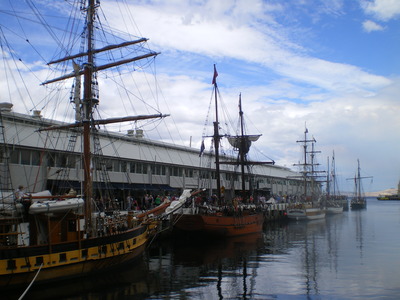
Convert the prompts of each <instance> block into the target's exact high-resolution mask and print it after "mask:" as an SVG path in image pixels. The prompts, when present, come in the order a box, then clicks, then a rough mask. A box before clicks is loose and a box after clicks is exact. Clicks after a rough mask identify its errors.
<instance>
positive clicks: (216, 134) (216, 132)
mask: <svg viewBox="0 0 400 300" xmlns="http://www.w3.org/2000/svg"><path fill="white" fill-rule="evenodd" d="M217 76H218V72H217V68H216V67H215V64H214V77H213V81H212V83H213V85H214V96H215V122H214V137H213V139H214V148H215V175H216V178H217V197H218V203H219V204H221V178H220V176H221V175H220V164H219V142H220V136H219V121H218V97H217V93H218V85H217Z"/></svg>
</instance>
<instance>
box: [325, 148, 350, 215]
mask: <svg viewBox="0 0 400 300" xmlns="http://www.w3.org/2000/svg"><path fill="white" fill-rule="evenodd" d="M331 183H332V184H331ZM326 190H327V191H326V213H327V214H328V215H334V214H340V213H342V212H343V208H344V205H345V204H343V198H344V199H345V203H346V204H347V198H345V197H343V196H342V195H340V192H339V189H338V182H337V176H336V161H335V152H333V155H332V170H331V172H329V158H328V174H327V179H326Z"/></svg>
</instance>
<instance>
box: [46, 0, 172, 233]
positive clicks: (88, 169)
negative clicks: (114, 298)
mask: <svg viewBox="0 0 400 300" xmlns="http://www.w3.org/2000/svg"><path fill="white" fill-rule="evenodd" d="M87 4H88V5H87V8H86V37H85V38H86V47H87V51H86V52H83V53H79V54H76V55H70V56H66V57H64V58H61V59H58V60H54V61H51V62H49V63H48V64H54V63H60V62H64V61H67V60H72V61H73V60H74V59H75V58H79V57H84V56H86V57H87V59H86V63H85V64H83V66H81V67H80V68H79V66H77V65H76V64H75V63H74V61H73V65H74V71H73V72H72V73H70V74H66V75H63V76H60V77H57V78H54V79H51V80H48V81H46V82H44V83H43V85H45V84H49V83H53V82H57V81H60V80H65V79H68V78H72V77H75V78H77V77H79V76H81V75H83V79H84V82H83V100H82V103H81V108H82V113H81V120H76V122H75V123H73V124H65V125H57V126H49V127H46V128H42V129H40V131H46V130H55V129H70V128H75V127H82V128H83V133H82V135H83V169H84V181H83V195H84V199H85V220H86V224H85V226H86V233H87V234H88V236H91V235H92V234H94V232H93V230H92V225H91V224H92V222H91V216H92V198H93V184H92V181H93V178H92V167H93V166H92V153H91V141H90V139H91V134H92V131H95V130H96V128H95V126H96V125H100V124H111V123H116V122H126V121H137V120H144V119H152V118H164V117H166V116H168V115H167V114H154V115H139V116H127V117H119V118H110V119H105V120H94V118H93V108H94V107H95V106H96V105H97V104H98V102H99V100H98V99H97V96H96V95H94V92H95V91H94V89H93V84H94V82H93V77H94V76H95V73H96V72H97V71H100V70H105V69H109V68H112V67H116V66H119V65H122V64H127V63H130V62H134V61H137V60H141V59H144V58H148V57H154V56H157V55H158V54H159V53H157V52H153V51H150V52H149V53H146V54H143V55H139V56H136V57H132V58H128V59H124V60H120V61H116V62H112V63H108V64H105V65H102V66H96V65H95V58H94V55H95V54H96V53H100V52H104V51H110V50H113V49H118V48H122V47H127V46H130V45H133V44H138V43H143V42H146V41H147V39H144V38H142V39H139V40H135V41H128V42H124V43H121V44H117V45H108V46H106V47H103V48H100V49H95V48H94V44H93V41H94V29H95V26H94V21H95V17H96V8H97V5H98V4H96V3H95V0H88V2H87ZM76 97H78V96H77V95H76ZM78 102H79V101H78ZM75 106H76V108H77V109H78V107H79V103H77V101H75Z"/></svg>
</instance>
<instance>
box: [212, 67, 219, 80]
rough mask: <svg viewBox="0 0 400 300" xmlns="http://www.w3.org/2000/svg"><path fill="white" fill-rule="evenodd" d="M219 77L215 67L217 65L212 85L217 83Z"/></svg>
mask: <svg viewBox="0 0 400 300" xmlns="http://www.w3.org/2000/svg"><path fill="white" fill-rule="evenodd" d="M217 76H218V72H217V68H216V67H215V64H214V76H213V80H212V84H216V83H217Z"/></svg>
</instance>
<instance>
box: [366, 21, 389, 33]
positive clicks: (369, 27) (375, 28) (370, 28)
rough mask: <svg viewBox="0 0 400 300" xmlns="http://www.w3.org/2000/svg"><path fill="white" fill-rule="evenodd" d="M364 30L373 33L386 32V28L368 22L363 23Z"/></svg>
mask: <svg viewBox="0 0 400 300" xmlns="http://www.w3.org/2000/svg"><path fill="white" fill-rule="evenodd" d="M362 25H363V28H364V30H365V31H366V32H372V31H382V30H384V27H383V26H381V25H379V24H377V23H375V22H374V21H371V20H367V21H364V22H363V24H362Z"/></svg>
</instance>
